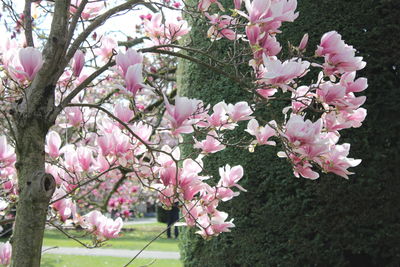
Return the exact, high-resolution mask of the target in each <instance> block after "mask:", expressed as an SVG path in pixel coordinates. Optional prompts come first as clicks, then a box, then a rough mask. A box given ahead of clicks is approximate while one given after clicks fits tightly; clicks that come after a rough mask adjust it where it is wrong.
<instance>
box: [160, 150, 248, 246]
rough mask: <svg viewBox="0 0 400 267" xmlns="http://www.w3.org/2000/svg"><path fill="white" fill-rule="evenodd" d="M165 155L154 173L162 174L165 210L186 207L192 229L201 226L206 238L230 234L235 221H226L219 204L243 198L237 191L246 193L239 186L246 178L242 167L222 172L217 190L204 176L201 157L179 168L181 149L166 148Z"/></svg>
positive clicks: (161, 197)
mask: <svg viewBox="0 0 400 267" xmlns="http://www.w3.org/2000/svg"><path fill="white" fill-rule="evenodd" d="M163 151H164V152H163V153H160V154H159V157H158V158H157V164H158V165H159V167H157V168H156V169H155V170H154V171H155V173H157V174H158V176H159V179H160V182H161V183H160V184H158V186H157V188H158V189H159V198H160V201H161V203H163V205H164V206H165V207H172V206H173V205H174V203H176V202H178V203H182V204H183V205H181V210H182V213H183V215H184V219H185V221H186V224H187V225H188V226H197V227H198V228H199V229H200V230H199V231H198V233H199V234H200V235H201V236H203V237H204V238H210V237H211V236H216V235H219V234H220V233H222V232H229V231H230V230H229V228H231V227H234V224H233V223H232V220H231V221H226V219H227V217H228V214H227V213H225V212H221V211H219V210H217V207H218V203H219V201H228V200H230V199H232V198H233V197H235V196H237V195H239V192H234V191H233V190H232V189H233V187H236V188H238V189H239V190H242V191H246V190H245V189H244V188H243V187H241V186H240V185H238V182H239V180H240V179H241V178H242V177H243V168H242V167H241V166H234V167H232V168H231V167H230V166H229V165H226V166H225V167H224V168H220V180H219V182H218V184H217V185H216V186H210V185H208V184H207V183H206V182H204V181H205V180H207V179H209V178H210V177H208V176H202V175H201V172H202V171H203V162H202V160H201V157H199V158H197V159H195V160H193V159H185V160H183V164H182V168H180V167H177V162H178V161H179V160H180V158H179V157H180V152H179V148H175V149H174V150H172V149H171V148H169V147H164V148H163ZM166 151H169V152H167V153H166Z"/></svg>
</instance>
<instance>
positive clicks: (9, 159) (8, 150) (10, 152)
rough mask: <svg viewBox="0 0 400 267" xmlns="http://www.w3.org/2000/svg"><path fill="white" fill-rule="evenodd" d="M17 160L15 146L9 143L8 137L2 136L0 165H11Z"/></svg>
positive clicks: (0, 137) (0, 139) (0, 138)
mask: <svg viewBox="0 0 400 267" xmlns="http://www.w3.org/2000/svg"><path fill="white" fill-rule="evenodd" d="M15 161H16V155H15V152H14V148H13V147H12V146H10V145H9V144H8V143H7V138H6V137H5V136H4V135H2V136H0V164H1V165H0V167H2V168H4V167H7V166H11V165H12V164H14V163H15Z"/></svg>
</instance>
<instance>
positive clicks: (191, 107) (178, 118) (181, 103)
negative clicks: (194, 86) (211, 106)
mask: <svg viewBox="0 0 400 267" xmlns="http://www.w3.org/2000/svg"><path fill="white" fill-rule="evenodd" d="M164 102H165V106H166V109H167V112H166V115H165V116H166V117H167V119H168V120H169V122H170V124H171V126H172V128H173V129H174V130H175V131H174V132H175V133H191V132H193V128H192V126H191V125H192V123H193V122H191V121H189V118H190V117H191V116H194V114H195V113H196V111H197V110H199V109H200V107H201V106H202V102H201V101H200V100H197V99H189V98H187V97H180V96H177V97H175V106H173V105H171V104H170V103H169V102H168V99H167V98H166V97H165V96H164Z"/></svg>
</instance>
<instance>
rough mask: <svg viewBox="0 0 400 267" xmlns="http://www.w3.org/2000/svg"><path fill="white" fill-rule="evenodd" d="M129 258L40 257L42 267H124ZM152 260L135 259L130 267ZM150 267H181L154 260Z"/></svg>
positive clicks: (171, 261)
mask: <svg viewBox="0 0 400 267" xmlns="http://www.w3.org/2000/svg"><path fill="white" fill-rule="evenodd" d="M128 261H129V258H116V257H99V256H96V257H93V256H92V257H89V256H70V255H51V254H44V255H43V257H42V263H41V266H42V267H80V266H84V267H105V266H107V267H119V266H124V265H125V264H127V263H128ZM152 262H153V260H152V259H136V260H135V261H134V262H133V263H132V264H131V265H129V266H132V267H139V266H145V265H147V264H149V263H152ZM150 266H151V267H182V266H183V264H182V263H181V262H180V261H179V260H155V261H154V263H153V264H151V265H150Z"/></svg>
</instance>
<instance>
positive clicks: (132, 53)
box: [115, 48, 143, 78]
mask: <svg viewBox="0 0 400 267" xmlns="http://www.w3.org/2000/svg"><path fill="white" fill-rule="evenodd" d="M142 62H143V55H142V53H139V52H137V51H136V50H134V49H132V48H129V49H128V50H127V51H126V52H125V53H123V52H121V51H120V52H119V53H118V54H117V55H116V56H115V63H116V64H117V66H118V67H119V68H120V69H121V71H122V77H124V78H125V75H126V73H127V71H128V68H129V67H130V66H133V65H136V64H141V63H142Z"/></svg>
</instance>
